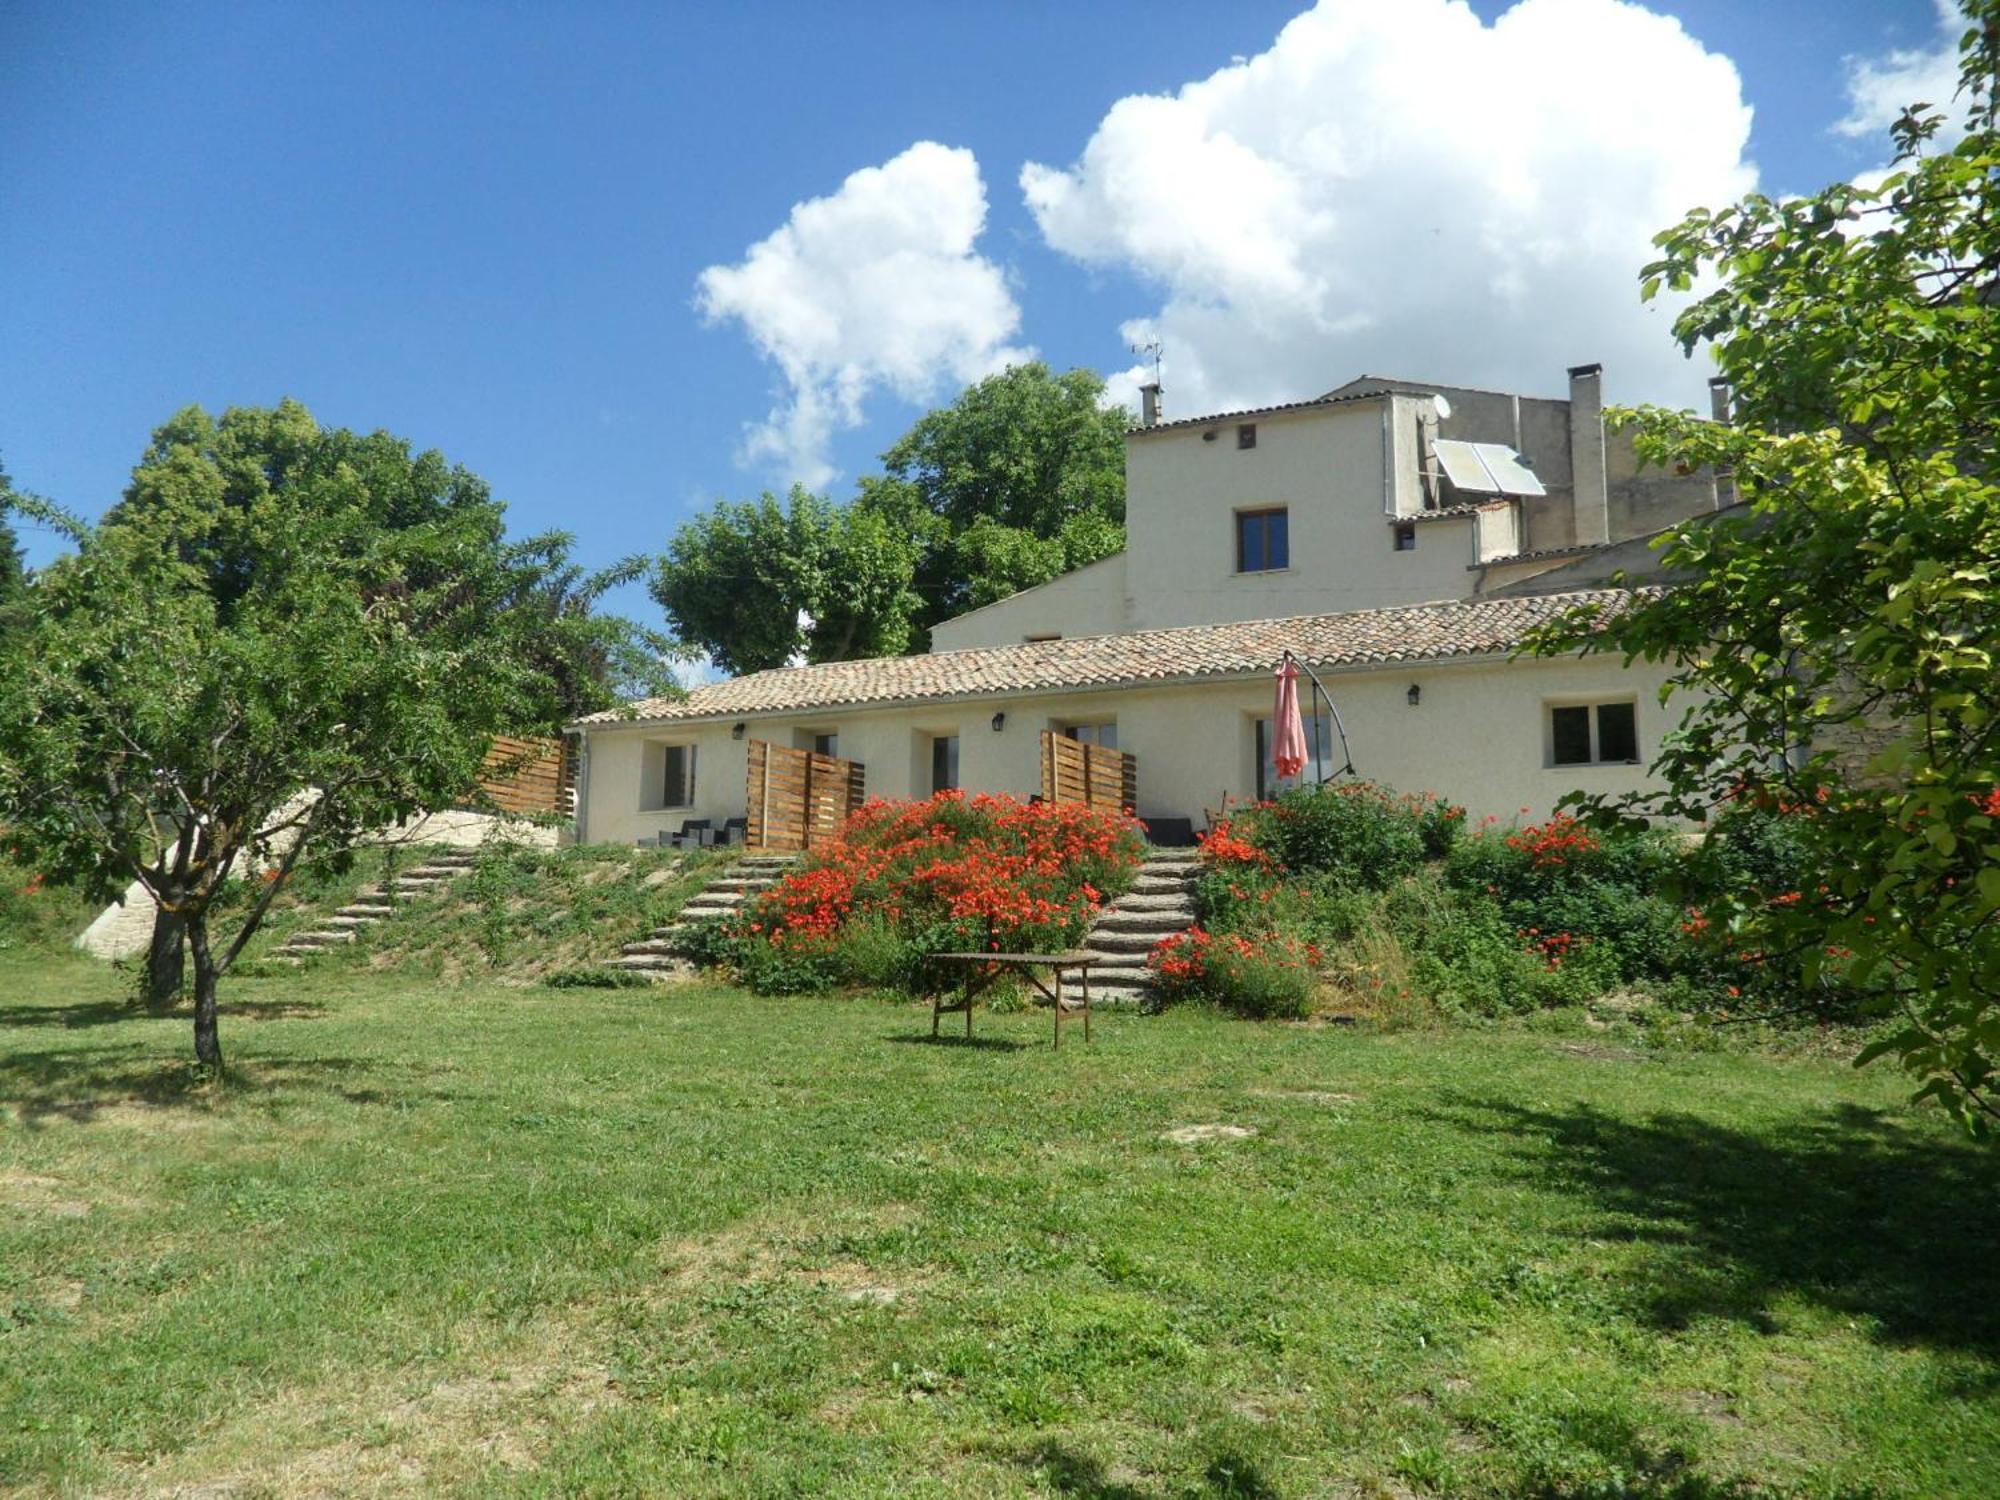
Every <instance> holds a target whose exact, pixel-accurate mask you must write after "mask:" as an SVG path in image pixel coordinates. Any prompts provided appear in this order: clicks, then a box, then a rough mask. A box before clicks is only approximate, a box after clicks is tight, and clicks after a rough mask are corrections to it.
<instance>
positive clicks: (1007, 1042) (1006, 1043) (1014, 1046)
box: [882, 1031, 1028, 1052]
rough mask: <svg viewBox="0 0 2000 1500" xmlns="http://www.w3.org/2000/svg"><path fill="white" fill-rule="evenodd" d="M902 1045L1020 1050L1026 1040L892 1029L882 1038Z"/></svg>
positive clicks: (1025, 1045) (1003, 1050)
mask: <svg viewBox="0 0 2000 1500" xmlns="http://www.w3.org/2000/svg"><path fill="white" fill-rule="evenodd" d="M882 1040H883V1041H885V1042H895V1043H897V1044H898V1045H900V1046H904V1047H970V1048H972V1049H973V1050H974V1051H975V1052H1021V1051H1025V1050H1026V1049H1027V1046H1028V1044H1027V1043H1026V1042H1017V1041H1015V1040H1014V1039H1013V1038H1012V1037H1004V1036H963V1035H961V1036H950V1035H946V1036H932V1035H931V1034H930V1033H929V1032H928V1031H925V1032H909V1031H892V1032H890V1033H889V1034H888V1035H887V1036H885V1037H884V1038H883V1039H882Z"/></svg>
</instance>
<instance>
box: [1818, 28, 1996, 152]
mask: <svg viewBox="0 0 2000 1500" xmlns="http://www.w3.org/2000/svg"><path fill="white" fill-rule="evenodd" d="M1935 4H1936V6H1937V21H1938V30H1937V35H1936V37H1935V38H1934V39H1933V42H1932V45H1931V46H1929V47H1913V48H1906V49H1901V48H1899V49H1897V50H1895V51H1892V52H1889V53H1887V54H1885V55H1884V56H1882V57H1879V58H1850V59H1848V64H1847V106H1848V107H1847V114H1846V116H1845V117H1844V118H1842V119H1841V120H1840V121H1839V122H1838V123H1837V124H1836V125H1835V126H1834V127H1833V128H1834V129H1835V130H1837V131H1839V132H1840V133H1841V134H1842V135H1852V136H1874V137H1876V138H1877V139H1881V138H1883V137H1886V136H1887V135H1888V132H1889V127H1890V126H1891V125H1893V124H1895V123H1896V121H1897V120H1898V119H1900V118H1901V117H1902V114H1903V111H1904V110H1906V109H1908V108H1909V107H1910V106H1911V105H1912V104H1920V103H1921V104H1928V105H1930V106H1931V107H1932V108H1933V109H1936V110H1940V111H1942V112H1943V114H1944V117H1945V124H1944V127H1943V128H1942V129H1941V130H1940V131H1939V132H1938V139H1939V140H1940V141H1941V142H1951V141H1956V140H1957V139H1959V137H1961V136H1962V135H1964V134H1965V122H1964V120H1963V119H1962V118H1961V117H1960V115H1959V113H1958V111H1957V110H1956V109H1955V108H1953V102H1952V101H1953V98H1954V96H1955V95H1956V94H1957V93H1958V39H1959V38H1960V37H1961V36H1962V35H1964V33H1965V28H1966V25H1967V24H1968V23H1967V22H1966V19H1965V13H1964V12H1963V11H1962V10H1960V9H1959V7H1958V5H1957V3H1956V0H1935Z"/></svg>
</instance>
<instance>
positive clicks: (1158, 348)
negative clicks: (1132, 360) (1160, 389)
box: [1127, 339, 1167, 385]
mask: <svg viewBox="0 0 2000 1500" xmlns="http://www.w3.org/2000/svg"><path fill="white" fill-rule="evenodd" d="M1127 347H1129V348H1130V349H1131V351H1132V352H1133V353H1134V354H1137V355H1139V356H1140V357H1142V358H1144V359H1150V360H1151V361H1152V362H1153V384H1154V385H1158V384H1159V383H1160V356H1161V355H1162V354H1164V353H1166V350H1167V346H1166V345H1165V344H1163V343H1161V342H1160V341H1159V340H1158V339H1153V340H1152V341H1150V342H1149V343H1144V344H1131V345H1128V346H1127Z"/></svg>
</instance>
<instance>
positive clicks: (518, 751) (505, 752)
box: [479, 735, 576, 813]
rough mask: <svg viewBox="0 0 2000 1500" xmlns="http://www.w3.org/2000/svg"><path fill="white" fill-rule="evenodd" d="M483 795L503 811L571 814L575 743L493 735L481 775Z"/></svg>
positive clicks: (572, 810) (565, 740) (574, 786)
mask: <svg viewBox="0 0 2000 1500" xmlns="http://www.w3.org/2000/svg"><path fill="white" fill-rule="evenodd" d="M479 790H480V794H481V796H482V798H483V799H484V800H485V801H486V802H489V803H491V804H492V805H493V806H494V807H496V808H498V809H499V810H500V811H501V812H503V813H574V812H575V811H576V745H575V742H574V741H573V740H571V739H569V738H568V737H567V736H564V737H563V738H561V739H516V738H514V737H513V736H510V735H500V736H498V737H496V738H495V739H494V741H493V743H492V745H491V746H490V747H489V748H488V749H487V751H486V762H485V768H484V770H483V771H482V772H481V774H480V778H479Z"/></svg>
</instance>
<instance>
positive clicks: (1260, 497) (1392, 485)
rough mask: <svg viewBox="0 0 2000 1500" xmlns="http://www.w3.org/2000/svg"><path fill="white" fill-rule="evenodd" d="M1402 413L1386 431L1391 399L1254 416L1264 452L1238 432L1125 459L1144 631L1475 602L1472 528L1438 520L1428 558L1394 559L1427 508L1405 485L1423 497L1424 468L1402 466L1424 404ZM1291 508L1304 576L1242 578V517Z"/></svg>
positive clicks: (1426, 548) (1290, 572)
mask: <svg viewBox="0 0 2000 1500" xmlns="http://www.w3.org/2000/svg"><path fill="white" fill-rule="evenodd" d="M1394 404H1395V407H1396V409H1397V414H1396V416H1395V418H1394V419H1393V420H1387V421H1385V413H1386V412H1387V411H1388V410H1389V405H1390V403H1389V402H1387V401H1358V402H1355V403H1353V404H1351V405H1346V406H1334V407H1321V408H1318V409H1314V410H1307V411H1301V412H1286V413H1279V414H1276V415H1271V416H1264V417H1258V418H1254V419H1252V420H1253V421H1254V422H1255V425H1256V428H1257V446H1256V447H1254V448H1247V449H1245V448H1238V447H1237V446H1236V429H1237V426H1238V424H1237V423H1236V422H1235V421H1233V420H1232V421H1220V422H1217V423H1216V424H1215V425H1214V426H1213V427H1212V428H1204V427H1183V428H1174V429H1171V430H1168V431H1164V432H1156V433H1139V434H1135V435H1134V436H1133V437H1132V438H1131V439H1130V441H1129V442H1128V443H1127V444H1126V449H1125V497H1126V498H1125V506H1126V518H1125V525H1126V534H1127V537H1128V541H1127V544H1126V555H1127V556H1128V557H1129V558H1130V563H1129V565H1128V584H1129V587H1130V592H1131V597H1132V624H1131V628H1132V629H1135V630H1147V629H1152V628H1155V627H1159V626H1167V625H1215V624H1221V623H1223V622H1225V621H1231V620H1270V619H1278V618H1282V617H1285V616H1290V615H1310V614H1339V613H1343V612H1345V611H1348V610H1357V609H1379V608H1385V607H1389V606H1394V605H1401V604H1420V603H1427V602H1430V601H1433V600H1441V599H1464V598H1469V597H1470V596H1471V592H1472V580H1473V575H1471V574H1468V573H1467V572H1466V565H1467V564H1469V563H1473V562H1476V561H1478V558H1477V556H1476V555H1475V553H1474V550H1473V548H1474V540H1473V528H1472V526H1471V525H1470V524H1469V522H1462V521H1458V520H1455V519H1454V520H1450V521H1431V522H1425V523H1423V524H1421V525H1420V526H1419V527H1418V529H1417V546H1416V550H1414V551H1411V552H1398V551H1396V550H1395V532H1394V528H1393V526H1392V524H1391V518H1392V516H1394V515H1396V514H1399V513H1402V512H1403V507H1405V506H1408V508H1410V509H1414V508H1416V507H1417V506H1419V505H1420V504H1421V502H1420V501H1415V500H1413V499H1412V497H1411V496H1403V495H1401V494H1400V493H1399V489H1398V484H1397V480H1398V478H1399V476H1402V477H1407V479H1408V485H1407V486H1405V488H1408V489H1410V490H1411V491H1412V492H1413V493H1414V487H1415V483H1416V469H1415V462H1414V458H1413V457H1412V458H1411V461H1410V462H1409V464H1408V465H1407V475H1406V476H1405V475H1403V469H1404V466H1401V465H1397V464H1395V463H1394V462H1393V459H1394V456H1395V453H1396V450H1397V448H1398V446H1399V445H1402V444H1403V443H1404V440H1405V439H1407V442H1408V444H1409V445H1413V444H1414V442H1415V431H1416V403H1415V401H1414V400H1413V399H1409V400H1406V399H1400V398H1399V399H1398V400H1396V402H1395V403H1394ZM1406 406H1407V407H1408V408H1409V409H1408V410H1407V411H1405V410H1403V408H1404V407H1406ZM1204 432H1213V433H1214V434H1215V438H1214V441H1212V442H1208V441H1204V440H1203V433H1204ZM1279 505H1282V506H1284V507H1285V508H1286V509H1287V510H1288V511H1289V515H1288V517H1287V529H1288V531H1289V533H1290V537H1289V542H1290V547H1289V550H1290V555H1291V565H1290V566H1289V567H1287V568H1285V569H1282V570H1280V571H1277V572H1271V573H1238V572H1237V571H1236V522H1235V516H1236V513H1237V512H1238V511H1242V510H1258V509H1262V508H1265V507H1267V506H1279Z"/></svg>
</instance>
